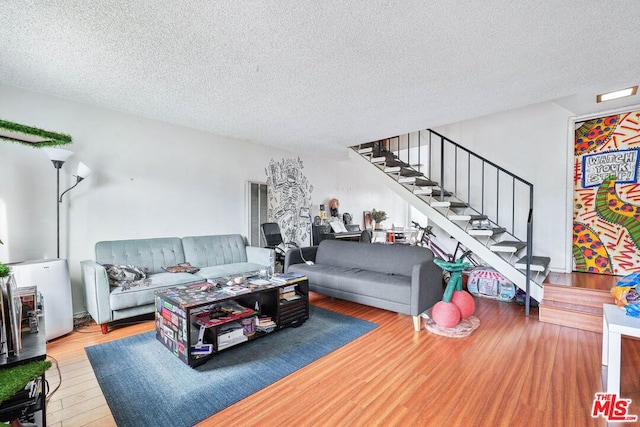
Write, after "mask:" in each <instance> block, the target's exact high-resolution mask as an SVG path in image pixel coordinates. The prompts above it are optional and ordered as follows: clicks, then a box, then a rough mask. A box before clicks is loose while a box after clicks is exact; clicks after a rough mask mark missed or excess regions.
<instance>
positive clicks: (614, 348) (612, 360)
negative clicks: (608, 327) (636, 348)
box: [603, 332, 622, 395]
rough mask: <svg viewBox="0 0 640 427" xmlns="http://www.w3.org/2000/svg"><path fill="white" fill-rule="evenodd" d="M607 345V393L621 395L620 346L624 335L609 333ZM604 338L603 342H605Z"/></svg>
mask: <svg viewBox="0 0 640 427" xmlns="http://www.w3.org/2000/svg"><path fill="white" fill-rule="evenodd" d="M607 335H608V337H607V340H608V345H607V347H608V348H607V359H608V368H607V393H615V394H618V395H619V394H620V346H621V344H622V335H620V334H619V333H616V332H608V333H607ZM604 339H605V338H604V336H603V340H604ZM603 359H604V357H603Z"/></svg>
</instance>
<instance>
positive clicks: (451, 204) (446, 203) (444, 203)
mask: <svg viewBox="0 0 640 427" xmlns="http://www.w3.org/2000/svg"><path fill="white" fill-rule="evenodd" d="M431 207H432V208H451V209H462V208H467V207H469V205H468V204H466V203H464V202H452V201H450V200H445V201H437V202H431Z"/></svg>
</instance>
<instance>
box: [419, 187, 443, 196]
mask: <svg viewBox="0 0 640 427" xmlns="http://www.w3.org/2000/svg"><path fill="white" fill-rule="evenodd" d="M413 194H415V195H416V196H431V197H440V195H441V194H442V190H439V189H437V188H433V187H420V188H416V189H415V190H413ZM451 196H452V194H451V193H450V192H448V191H445V192H444V197H451Z"/></svg>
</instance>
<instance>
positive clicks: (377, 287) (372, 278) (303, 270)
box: [289, 264, 411, 304]
mask: <svg viewBox="0 0 640 427" xmlns="http://www.w3.org/2000/svg"><path fill="white" fill-rule="evenodd" d="M289 271H293V272H296V273H300V274H304V275H305V276H307V278H308V279H309V287H310V288H311V289H312V290H313V288H314V287H315V286H320V287H323V288H329V289H336V290H340V291H342V292H348V293H351V294H355V295H364V296H368V297H374V298H379V299H383V300H389V301H393V302H398V303H402V304H406V303H407V301H410V300H411V278H410V277H407V276H402V275H397V274H386V273H378V272H376V271H370V270H363V269H361V268H353V267H340V266H333V265H321V264H314V265H308V264H293V265H291V266H289Z"/></svg>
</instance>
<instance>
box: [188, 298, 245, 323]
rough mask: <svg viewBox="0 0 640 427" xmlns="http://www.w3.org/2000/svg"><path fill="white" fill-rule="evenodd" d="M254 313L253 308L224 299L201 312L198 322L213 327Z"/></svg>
mask: <svg viewBox="0 0 640 427" xmlns="http://www.w3.org/2000/svg"><path fill="white" fill-rule="evenodd" d="M253 313H255V311H254V310H253V309H252V308H247V307H244V306H242V305H240V304H239V303H237V302H236V301H233V300H231V301H222V302H220V303H217V304H214V305H213V306H212V307H210V308H208V309H207V310H206V311H204V312H203V313H201V314H199V315H198V316H197V318H196V322H197V323H198V324H200V325H203V326H206V327H211V326H216V325H220V324H222V323H227V322H230V321H232V320H237V319H240V318H242V317H246V316H250V315H251V314H253Z"/></svg>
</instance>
